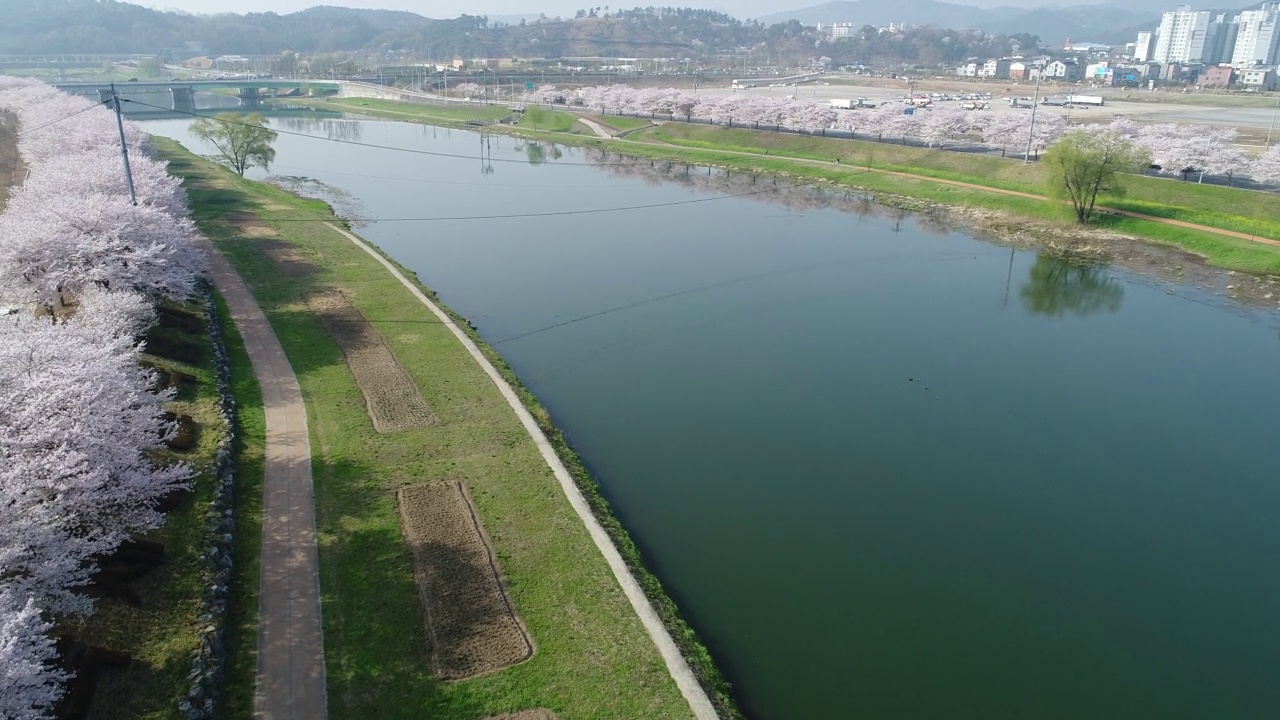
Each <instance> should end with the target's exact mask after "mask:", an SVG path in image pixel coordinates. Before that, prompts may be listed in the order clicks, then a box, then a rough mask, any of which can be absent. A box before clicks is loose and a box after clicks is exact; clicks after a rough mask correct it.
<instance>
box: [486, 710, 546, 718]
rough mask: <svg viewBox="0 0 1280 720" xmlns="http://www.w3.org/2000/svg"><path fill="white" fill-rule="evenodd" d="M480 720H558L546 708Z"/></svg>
mask: <svg viewBox="0 0 1280 720" xmlns="http://www.w3.org/2000/svg"><path fill="white" fill-rule="evenodd" d="M480 720H556V714H555V713H553V712H551V711H550V710H548V709H546V708H535V709H533V710H521V711H519V712H513V713H503V714H501V715H490V716H489V717H486V718H481V719H480Z"/></svg>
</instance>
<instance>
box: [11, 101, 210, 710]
mask: <svg viewBox="0 0 1280 720" xmlns="http://www.w3.org/2000/svg"><path fill="white" fill-rule="evenodd" d="M96 105H97V103H94V102H92V101H90V100H86V99H83V98H75V97H70V96H67V95H64V94H62V93H60V92H58V91H56V90H54V89H53V88H50V87H49V86H47V85H44V84H42V83H39V82H36V81H31V80H18V79H13V78H4V77H0V107H2V108H4V109H6V110H9V111H12V112H14V113H15V114H16V115H17V116H18V118H19V122H20V124H21V126H22V128H23V129H24V133H23V134H22V135H21V136H19V142H18V150H19V153H20V154H21V155H22V158H23V160H24V162H25V164H26V165H27V167H28V169H29V173H28V175H27V177H26V178H25V179H24V181H23V183H22V184H21V185H20V186H19V187H18V188H16V189H15V190H14V191H13V193H12V196H11V197H10V199H9V202H8V203H7V205H6V207H5V210H4V212H3V214H0V300H3V301H4V303H5V304H7V305H13V304H15V302H13V301H16V304H18V305H20V306H21V310H20V312H19V313H18V314H16V315H5V316H0V717H3V718H6V720H8V719H10V718H12V719H14V720H18V719H21V720H27V719H28V718H30V719H32V720H34V719H36V718H45V717H47V716H48V715H49V714H50V712H51V709H52V707H53V705H54V704H55V702H56V700H57V699H58V697H59V696H60V694H61V691H62V690H61V688H62V685H63V683H64V682H65V680H66V674H65V673H63V672H61V671H59V670H58V669H57V668H56V665H55V664H54V662H53V661H54V660H55V657H56V650H55V648H54V646H53V644H52V642H51V641H50V639H49V632H50V625H49V623H50V622H51V621H56V620H58V619H59V618H61V617H63V616H66V615H84V614H87V613H89V612H91V611H92V605H93V604H92V601H91V599H90V598H89V597H88V596H87V595H85V594H84V593H83V592H82V590H83V588H84V586H85V585H87V584H88V583H89V581H90V579H91V578H92V576H93V574H94V572H95V569H96V562H97V559H98V558H99V557H102V556H103V555H104V554H107V553H110V552H111V551H112V550H114V549H115V548H116V547H118V546H119V544H120V543H121V542H123V541H124V540H125V539H127V538H129V537H130V536H131V535H134V534H136V533H139V532H145V531H147V530H150V529H153V528H155V527H157V526H158V525H159V524H160V522H161V520H162V518H161V515H160V514H159V512H158V511H157V509H156V506H157V503H158V501H159V499H160V498H162V497H163V496H165V495H167V494H168V493H170V492H171V491H172V490H174V489H176V488H180V487H185V486H186V484H187V483H188V480H189V476H190V470H189V469H188V468H187V467H186V466H184V465H171V466H159V467H158V466H156V465H154V464H153V461H152V457H153V456H154V453H155V451H156V450H158V449H159V448H160V447H161V446H162V445H163V443H164V442H165V441H166V440H167V439H169V438H171V437H172V435H173V433H174V428H173V427H172V426H171V424H170V423H169V422H167V421H166V420H165V418H164V415H163V403H164V402H165V400H166V399H167V398H168V397H169V396H168V395H167V394H163V393H156V392H153V391H151V390H150V387H151V384H152V380H153V375H152V373H151V372H150V371H149V370H146V369H145V368H143V367H142V366H140V365H139V364H138V354H139V351H140V346H139V345H138V343H137V341H136V340H135V339H134V338H136V337H138V336H139V335H141V334H142V333H143V332H144V331H145V329H146V328H147V327H148V326H149V325H150V324H151V323H152V322H153V321H154V310H153V308H152V305H153V303H154V301H155V299H156V298H158V297H169V298H178V299H180V298H185V297H187V296H189V294H190V293H191V291H192V288H193V285H194V283H195V280H196V277H197V276H198V275H199V273H201V272H202V271H203V257H202V255H201V253H200V252H199V250H198V248H197V247H196V245H195V244H194V239H195V229H194V226H193V225H192V224H191V221H190V219H189V214H188V210H187V207H186V196H185V193H184V191H183V190H182V188H181V185H180V184H179V183H178V181H177V180H175V179H174V178H171V177H170V176H169V175H168V173H167V172H166V168H165V165H164V163H163V162H161V161H159V160H157V159H155V158H154V157H153V155H152V153H151V148H150V145H149V143H148V142H147V140H146V136H145V134H144V133H143V132H142V131H141V129H139V128H138V127H137V126H136V125H134V124H133V123H125V126H124V128H125V142H126V143H127V145H128V147H129V151H130V157H131V160H132V164H133V177H134V181H135V186H136V191H137V200H138V204H137V205H136V206H135V205H132V204H131V203H130V202H129V199H128V194H127V188H126V187H125V183H124V180H123V178H122V173H121V171H120V164H119V163H120V159H119V155H118V154H117V153H118V149H119V141H120V139H119V134H118V129H117V127H116V120H115V117H114V116H113V114H112V113H111V112H110V111H108V110H107V109H106V108H101V107H96ZM40 305H43V306H45V307H47V308H50V309H55V310H56V312H55V313H52V314H50V313H45V312H40V311H38V310H37V308H38V306H40Z"/></svg>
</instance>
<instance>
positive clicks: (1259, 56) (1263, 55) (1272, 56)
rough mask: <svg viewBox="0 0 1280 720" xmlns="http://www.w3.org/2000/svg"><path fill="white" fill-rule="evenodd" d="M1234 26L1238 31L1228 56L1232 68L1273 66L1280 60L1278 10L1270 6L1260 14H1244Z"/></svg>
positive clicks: (1264, 7) (1260, 10) (1279, 16)
mask: <svg viewBox="0 0 1280 720" xmlns="http://www.w3.org/2000/svg"><path fill="white" fill-rule="evenodd" d="M1237 22H1238V23H1239V25H1240V31H1239V32H1238V33H1237V34H1236V47H1235V52H1233V53H1232V54H1231V65H1232V67H1237V68H1243V67H1249V66H1252V65H1274V64H1275V63H1276V61H1277V60H1280V58H1277V55H1280V7H1277V5H1276V4H1275V3H1271V4H1268V5H1263V6H1262V8H1261V9H1259V10H1245V11H1244V12H1241V13H1240V17H1239V19H1238V20H1237Z"/></svg>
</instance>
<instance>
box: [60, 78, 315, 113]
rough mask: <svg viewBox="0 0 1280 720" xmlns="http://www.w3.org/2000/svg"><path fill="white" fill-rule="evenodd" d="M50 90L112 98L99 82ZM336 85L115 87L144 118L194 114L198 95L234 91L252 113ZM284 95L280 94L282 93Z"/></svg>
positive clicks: (158, 83) (128, 108)
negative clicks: (282, 98)
mask: <svg viewBox="0 0 1280 720" xmlns="http://www.w3.org/2000/svg"><path fill="white" fill-rule="evenodd" d="M53 86H54V87H56V88H58V89H59V90H62V91H63V92H66V93H69V94H71V95H80V96H83V97H88V98H92V99H94V100H98V101H106V100H109V99H110V98H111V83H109V82H100V81H89V82H85V81H77V82H60V83H53ZM338 86H339V83H336V82H325V81H311V80H305V81H304V80H272V79H254V80H147V81H130V82H119V83H115V88H116V92H117V93H118V94H119V95H120V96H121V97H122V98H124V99H126V100H129V99H133V100H137V101H138V103H145V104H146V105H151V106H154V107H146V105H141V104H134V105H129V104H125V105H124V110H125V112H126V113H128V114H130V115H145V114H153V113H156V112H164V111H169V112H177V113H193V112H195V111H196V93H197V92H216V91H219V90H235V91H236V95H237V97H239V98H240V108H241V109H244V110H254V109H257V108H258V106H259V105H260V104H261V102H262V98H264V97H278V96H279V95H281V94H284V93H287V92H293V93H298V92H301V91H304V90H309V91H311V92H317V91H319V92H336V91H337V90H338ZM282 91H283V92H282Z"/></svg>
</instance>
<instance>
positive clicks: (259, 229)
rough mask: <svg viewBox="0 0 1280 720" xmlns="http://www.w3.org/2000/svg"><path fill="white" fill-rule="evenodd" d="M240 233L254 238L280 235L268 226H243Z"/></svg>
mask: <svg viewBox="0 0 1280 720" xmlns="http://www.w3.org/2000/svg"><path fill="white" fill-rule="evenodd" d="M240 232H242V233H244V234H245V235H248V236H249V237H252V238H264V237H276V236H277V235H279V233H277V232H276V231H275V230H272V229H271V228H269V227H267V226H266V225H241V226H240Z"/></svg>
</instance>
